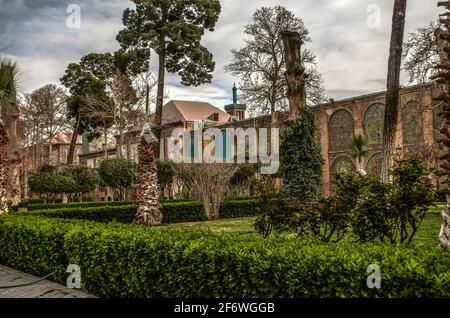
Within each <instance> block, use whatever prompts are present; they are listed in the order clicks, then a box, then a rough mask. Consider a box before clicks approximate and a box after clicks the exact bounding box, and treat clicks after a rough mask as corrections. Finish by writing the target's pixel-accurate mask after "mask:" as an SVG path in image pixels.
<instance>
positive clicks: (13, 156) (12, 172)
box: [2, 102, 20, 205]
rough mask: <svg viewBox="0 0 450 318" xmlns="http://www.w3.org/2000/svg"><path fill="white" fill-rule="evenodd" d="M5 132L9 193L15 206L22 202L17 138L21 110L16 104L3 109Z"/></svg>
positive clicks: (11, 103)
mask: <svg viewBox="0 0 450 318" xmlns="http://www.w3.org/2000/svg"><path fill="white" fill-rule="evenodd" d="M2 118H3V123H4V130H5V131H6V135H7V141H8V142H7V146H6V153H7V159H8V191H9V192H8V193H9V198H10V200H11V201H12V203H13V205H17V204H18V203H19V202H20V180H19V177H20V150H19V143H18V137H17V121H18V118H19V108H18V107H17V104H16V103H15V102H6V103H5V104H4V105H3V107H2Z"/></svg>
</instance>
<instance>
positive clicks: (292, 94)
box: [281, 32, 306, 120]
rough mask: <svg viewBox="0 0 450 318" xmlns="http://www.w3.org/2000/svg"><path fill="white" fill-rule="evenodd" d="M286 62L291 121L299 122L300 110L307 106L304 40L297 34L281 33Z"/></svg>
mask: <svg viewBox="0 0 450 318" xmlns="http://www.w3.org/2000/svg"><path fill="white" fill-rule="evenodd" d="M281 35H282V37H283V45H284V58H285V62H286V81H287V97H288V99H289V119H290V120H297V119H298V118H299V114H300V108H302V107H304V106H306V91H305V80H306V74H305V68H304V67H303V65H302V55H301V47H302V44H303V42H302V40H301V37H300V34H299V33H297V32H281Z"/></svg>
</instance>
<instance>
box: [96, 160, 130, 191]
mask: <svg viewBox="0 0 450 318" xmlns="http://www.w3.org/2000/svg"><path fill="white" fill-rule="evenodd" d="M98 173H99V175H100V178H101V179H102V181H103V182H104V183H105V184H106V185H107V186H108V187H110V188H113V189H116V190H124V189H127V188H130V187H132V186H134V184H135V183H136V180H137V166H136V163H135V162H134V161H132V160H127V159H123V158H113V159H106V160H102V161H101V162H100V164H99V166H98Z"/></svg>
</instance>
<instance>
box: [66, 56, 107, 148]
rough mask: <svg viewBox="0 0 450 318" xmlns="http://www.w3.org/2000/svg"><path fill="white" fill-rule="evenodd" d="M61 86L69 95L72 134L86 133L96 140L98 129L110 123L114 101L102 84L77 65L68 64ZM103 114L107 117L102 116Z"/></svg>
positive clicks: (68, 103) (68, 106)
mask: <svg viewBox="0 0 450 318" xmlns="http://www.w3.org/2000/svg"><path fill="white" fill-rule="evenodd" d="M61 83H62V84H63V85H64V86H65V87H66V88H68V89H69V92H70V94H71V96H70V97H69V98H68V99H67V110H68V112H67V115H68V117H69V118H75V119H76V121H77V123H78V125H77V126H76V127H75V128H76V131H74V132H75V133H77V134H81V133H83V132H87V133H88V136H89V139H90V140H92V139H94V138H98V137H99V136H100V132H101V130H104V129H106V128H109V127H110V126H111V125H112V124H113V119H112V118H113V116H112V114H113V101H112V99H111V98H110V97H109V96H108V93H107V91H106V85H105V83H104V82H103V81H101V80H100V79H98V78H96V77H95V76H93V75H92V74H91V73H89V72H88V70H87V69H86V67H84V66H83V65H80V64H76V63H72V64H69V66H68V67H67V69H66V72H65V75H64V76H63V77H62V78H61ZM96 111H97V114H95V113H96ZM105 112H108V113H109V114H110V115H108V116H105Z"/></svg>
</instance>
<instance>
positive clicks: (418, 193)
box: [389, 159, 435, 243]
mask: <svg viewBox="0 0 450 318" xmlns="http://www.w3.org/2000/svg"><path fill="white" fill-rule="evenodd" d="M429 175H430V172H429V171H428V170H427V169H426V168H425V167H424V165H423V164H422V163H421V162H420V161H419V160H416V159H409V160H402V161H399V162H397V163H396V165H395V167H394V169H393V171H392V177H393V186H394V188H393V191H392V193H391V194H390V198H389V199H390V201H391V204H392V206H393V207H395V208H394V211H395V218H396V221H397V239H398V241H400V242H401V243H403V242H408V243H411V240H412V239H413V237H414V235H415V234H416V232H417V230H418V228H419V226H420V224H421V222H422V220H423V218H424V217H425V213H426V212H427V211H428V208H429V206H430V205H432V204H433V202H434V196H435V193H434V191H433V183H432V181H431V178H430V177H429Z"/></svg>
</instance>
